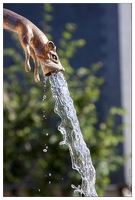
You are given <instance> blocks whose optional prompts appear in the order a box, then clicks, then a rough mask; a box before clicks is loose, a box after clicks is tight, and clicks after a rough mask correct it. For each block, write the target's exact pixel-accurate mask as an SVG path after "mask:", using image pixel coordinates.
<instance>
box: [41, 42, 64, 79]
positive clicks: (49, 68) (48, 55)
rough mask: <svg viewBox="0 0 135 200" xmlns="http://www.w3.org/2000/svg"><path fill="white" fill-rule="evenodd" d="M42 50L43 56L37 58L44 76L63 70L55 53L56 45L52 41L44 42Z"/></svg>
mask: <svg viewBox="0 0 135 200" xmlns="http://www.w3.org/2000/svg"><path fill="white" fill-rule="evenodd" d="M44 52H45V55H44V58H43V59H42V58H40V59H39V60H40V63H41V68H42V72H43V75H44V76H50V75H51V74H52V72H57V71H65V69H64V68H63V67H62V65H61V62H60V60H59V57H58V55H57V53H56V46H55V45H54V43H53V42H52V41H48V42H47V43H46V45H45V51H44Z"/></svg>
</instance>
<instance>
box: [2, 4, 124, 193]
mask: <svg viewBox="0 0 135 200" xmlns="http://www.w3.org/2000/svg"><path fill="white" fill-rule="evenodd" d="M44 10H45V11H46V12H45V14H44V20H45V21H46V24H45V23H44V25H45V27H47V29H46V31H45V33H48V34H47V36H49V38H52V37H51V34H50V31H51V30H52V28H51V27H50V26H49V25H48V23H49V21H51V20H52V19H53V16H52V14H51V12H52V11H53V7H52V6H51V5H50V4H45V5H44ZM42 24H43V23H42ZM76 28H77V27H76V25H75V24H73V23H67V24H66V25H65V28H64V30H63V32H62V34H61V38H60V40H59V48H58V49H57V52H58V55H59V56H60V60H61V62H62V65H63V66H64V68H65V69H66V72H65V73H64V75H65V77H66V80H67V83H68V86H69V91H70V94H71V97H72V98H73V101H74V105H75V108H76V111H77V115H78V119H79V122H80V126H81V130H82V133H83V136H84V140H85V141H86V143H87V146H88V148H89V149H90V152H91V157H92V161H93V165H94V167H95V169H96V173H97V178H96V189H97V193H98V195H99V196H102V195H103V194H104V188H105V186H106V185H107V184H109V182H110V179H109V173H110V172H111V171H115V170H117V168H118V167H119V166H120V164H121V163H122V162H123V158H122V157H120V156H119V155H117V152H116V148H115V147H116V146H117V145H118V144H119V143H120V142H122V141H123V138H122V128H123V125H119V126H116V125H115V117H116V115H119V116H121V115H123V109H121V108H116V107H112V108H110V110H109V111H108V114H107V116H106V120H105V121H104V122H102V123H99V122H98V115H97V111H96V102H97V101H98V100H99V98H100V86H101V85H102V84H103V83H104V80H103V78H102V77H97V76H96V73H97V71H98V70H100V68H101V63H95V64H93V65H92V66H91V67H89V68H86V67H80V68H79V69H78V70H76V71H74V69H73V68H72V67H71V65H70V62H69V61H70V58H72V57H73V56H74V54H75V52H76V51H77V50H78V48H81V47H83V46H84V45H85V41H84V40H83V39H75V40H73V39H72V34H73V33H74V31H75V30H76ZM43 29H44V27H43ZM14 39H15V38H14ZM15 41H16V40H15ZM7 57H11V58H12V63H14V64H12V65H11V66H10V67H8V68H7V67H6V66H4V185H5V187H6V185H8V186H12V187H11V188H13V189H14V190H16V192H18V191H19V189H22V188H24V189H25V192H26V195H27V196H73V195H74V194H73V189H72V188H71V184H72V183H73V184H75V185H78V184H81V179H80V175H79V174H78V173H77V172H76V171H74V170H73V169H72V168H71V161H70V156H69V151H68V148H67V147H66V146H60V145H59V142H60V141H61V140H62V135H61V133H60V132H58V130H57V125H58V124H59V123H60V119H59V117H58V116H57V115H56V114H55V113H54V111H53V109H54V99H53V98H52V94H51V89H50V85H49V84H48V83H47V86H46V87H45V88H44V87H43V85H44V83H43V77H42V75H41V81H40V82H39V83H38V84H37V83H35V81H34V79H33V69H32V71H31V72H29V73H26V72H25V71H24V56H23V55H20V54H19V53H18V51H16V50H15V49H13V48H8V49H5V50H4V58H5V59H6V58H7ZM74 94H75V95H74ZM44 95H46V99H45V96H44ZM44 99H45V100H44ZM43 149H45V152H44V151H43ZM11 190H12V189H11ZM16 196H19V193H18V194H16Z"/></svg>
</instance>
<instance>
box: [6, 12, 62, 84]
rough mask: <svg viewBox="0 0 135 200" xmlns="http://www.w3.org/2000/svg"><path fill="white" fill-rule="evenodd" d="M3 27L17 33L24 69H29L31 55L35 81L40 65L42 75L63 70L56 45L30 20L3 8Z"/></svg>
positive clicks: (38, 79) (37, 78)
mask: <svg viewBox="0 0 135 200" xmlns="http://www.w3.org/2000/svg"><path fill="white" fill-rule="evenodd" d="M3 28H4V29H8V30H10V31H12V32H15V33H17V34H18V37H19V41H20V44H21V46H22V47H23V49H24V52H25V71H26V72H29V71H30V70H31V66H30V62H29V60H30V56H31V57H32V59H33V61H34V64H35V69H34V79H35V81H36V82H38V81H40V78H39V72H38V69H39V67H40V66H41V69H42V71H43V75H44V76H49V75H51V73H52V72H56V71H64V68H63V67H62V65H61V63H60V60H59V58H58V55H57V53H56V46H55V45H54V43H53V42H52V41H49V40H48V38H47V37H46V35H45V34H44V33H43V32H42V31H41V30H40V29H39V28H38V27H36V26H35V25H34V24H33V23H32V22H31V21H29V20H28V19H26V18H25V17H23V16H21V15H18V14H17V13H15V12H12V11H11V10H7V9H4V10H3Z"/></svg>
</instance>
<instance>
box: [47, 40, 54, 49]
mask: <svg viewBox="0 0 135 200" xmlns="http://www.w3.org/2000/svg"><path fill="white" fill-rule="evenodd" d="M47 48H48V50H49V51H56V46H55V45H54V43H53V42H52V41H48V42H47Z"/></svg>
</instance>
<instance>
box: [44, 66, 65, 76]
mask: <svg viewBox="0 0 135 200" xmlns="http://www.w3.org/2000/svg"><path fill="white" fill-rule="evenodd" d="M42 71H43V75H44V76H51V75H52V73H54V72H56V73H57V72H59V71H61V72H62V71H65V69H64V68H63V67H62V66H60V67H57V68H56V67H47V66H42Z"/></svg>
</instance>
